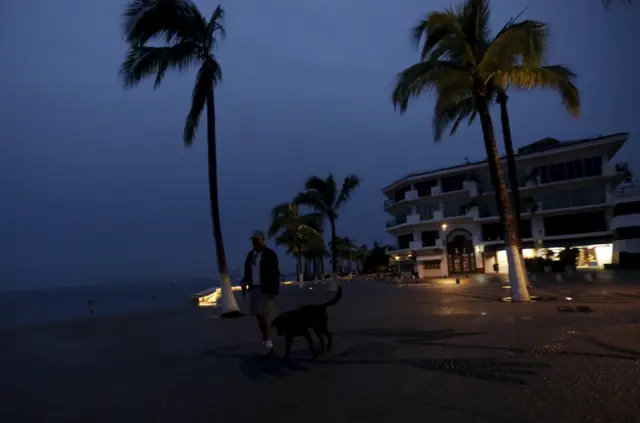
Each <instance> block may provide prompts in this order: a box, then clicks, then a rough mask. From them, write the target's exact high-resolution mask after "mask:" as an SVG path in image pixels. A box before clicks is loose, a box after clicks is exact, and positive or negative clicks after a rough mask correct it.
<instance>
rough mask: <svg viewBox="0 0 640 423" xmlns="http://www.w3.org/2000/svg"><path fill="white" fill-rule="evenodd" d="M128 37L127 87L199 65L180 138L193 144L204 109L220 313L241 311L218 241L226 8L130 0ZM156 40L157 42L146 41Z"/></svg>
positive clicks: (179, 1) (187, 2)
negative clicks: (218, 101) (220, 48)
mask: <svg viewBox="0 0 640 423" xmlns="http://www.w3.org/2000/svg"><path fill="white" fill-rule="evenodd" d="M123 18H124V30H125V37H126V41H127V43H128V45H129V50H128V52H127V55H126V58H125V60H124V62H123V63H122V65H121V67H120V73H121V75H122V77H123V79H124V82H125V86H126V87H133V86H136V85H138V84H139V83H140V82H141V81H142V80H143V79H146V78H149V77H155V83H154V88H157V87H159V86H160V83H161V82H162V79H163V78H164V76H165V74H166V72H167V70H176V71H180V72H181V71H185V70H186V69H188V68H190V67H191V66H194V65H198V66H199V69H198V73H197V76H196V81H195V85H194V88H193V93H192V100H191V110H190V111H189V114H188V115H187V119H186V122H185V125H184V134H183V136H184V143H185V145H191V143H192V142H193V139H194V137H195V133H196V129H197V127H198V122H199V120H200V116H201V115H202V111H203V110H204V109H205V106H206V109H207V150H208V153H207V159H208V165H209V199H210V203H211V221H212V224H213V225H212V226H213V238H214V240H215V244H216V259H217V262H218V270H219V272H220V287H221V291H222V301H221V302H222V311H223V317H235V316H240V315H242V314H241V313H240V311H239V308H238V304H237V303H236V300H235V297H234V295H233V292H232V290H231V280H230V277H229V268H228V266H227V259H226V256H225V251H224V244H223V242H222V229H221V227H220V211H219V204H218V175H217V157H216V118H215V103H214V88H215V86H216V85H217V84H218V82H220V79H221V75H222V74H221V70H220V64H219V63H218V61H217V60H216V58H215V56H214V54H213V50H214V49H215V47H216V46H217V44H218V41H219V40H220V39H222V38H224V35H225V30H224V27H223V18H224V11H223V9H222V7H221V6H218V7H216V9H215V10H214V11H213V13H212V14H211V17H210V18H209V19H206V18H205V17H204V15H203V14H202V13H201V12H200V10H199V9H198V7H197V6H196V5H195V4H194V3H193V2H192V1H191V0H132V1H131V2H130V3H129V4H128V5H127V7H126V8H125V11H124V13H123ZM150 41H160V42H162V43H163V45H162V46H161V47H158V46H150V45H149V42H150Z"/></svg>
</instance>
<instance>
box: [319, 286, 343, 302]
mask: <svg viewBox="0 0 640 423" xmlns="http://www.w3.org/2000/svg"><path fill="white" fill-rule="evenodd" d="M340 298H342V287H341V286H339V287H338V292H336V296H335V297H333V298H332V299H330V300H329V301H327V302H326V303H324V304H322V305H323V306H325V307H331V306H334V305H336V304H338V302H339V301H340Z"/></svg>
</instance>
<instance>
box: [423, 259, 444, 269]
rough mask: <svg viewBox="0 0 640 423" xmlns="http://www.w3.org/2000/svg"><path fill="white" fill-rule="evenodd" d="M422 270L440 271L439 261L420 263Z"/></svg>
mask: <svg viewBox="0 0 640 423" xmlns="http://www.w3.org/2000/svg"><path fill="white" fill-rule="evenodd" d="M422 267H423V269H424V270H436V269H440V260H425V261H423V262H422Z"/></svg>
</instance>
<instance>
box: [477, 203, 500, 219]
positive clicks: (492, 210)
mask: <svg viewBox="0 0 640 423" xmlns="http://www.w3.org/2000/svg"><path fill="white" fill-rule="evenodd" d="M493 216H498V207H497V206H496V202H495V200H490V201H486V202H482V203H480V204H478V217H480V218H484V217H493Z"/></svg>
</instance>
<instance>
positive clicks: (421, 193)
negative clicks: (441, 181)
mask: <svg viewBox="0 0 640 423" xmlns="http://www.w3.org/2000/svg"><path fill="white" fill-rule="evenodd" d="M436 185H438V181H435V180H432V181H423V182H417V183H416V184H415V190H416V191H417V192H418V197H426V196H428V195H431V187H435V186H436Z"/></svg>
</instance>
